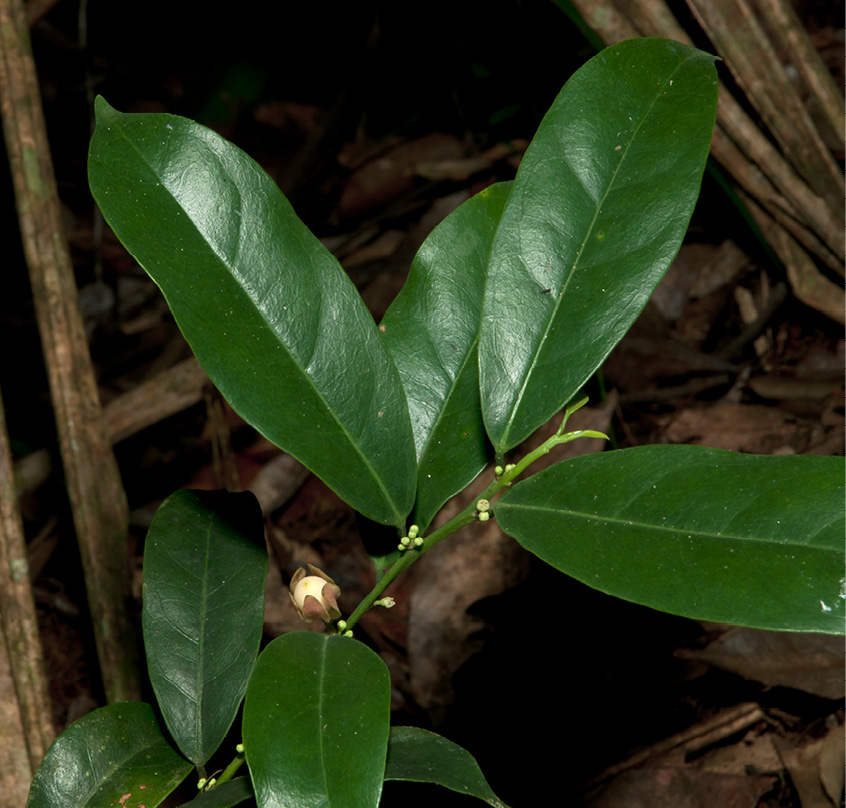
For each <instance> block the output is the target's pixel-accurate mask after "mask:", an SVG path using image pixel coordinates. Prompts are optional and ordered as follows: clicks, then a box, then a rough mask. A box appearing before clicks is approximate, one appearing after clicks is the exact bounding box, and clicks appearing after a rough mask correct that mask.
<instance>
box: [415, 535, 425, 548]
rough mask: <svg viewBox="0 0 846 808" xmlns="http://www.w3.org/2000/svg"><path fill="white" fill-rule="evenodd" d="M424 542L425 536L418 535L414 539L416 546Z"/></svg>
mask: <svg viewBox="0 0 846 808" xmlns="http://www.w3.org/2000/svg"><path fill="white" fill-rule="evenodd" d="M422 544H423V537H422V536H418V537H417V538H416V539H415V540H414V546H415V547H420V546H421V545H422Z"/></svg>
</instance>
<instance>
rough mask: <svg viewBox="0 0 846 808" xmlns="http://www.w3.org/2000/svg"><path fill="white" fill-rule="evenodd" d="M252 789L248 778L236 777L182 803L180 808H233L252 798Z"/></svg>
mask: <svg viewBox="0 0 846 808" xmlns="http://www.w3.org/2000/svg"><path fill="white" fill-rule="evenodd" d="M253 796H254V795H253V789H252V786H251V785H250V778H249V777H236V778H235V779H234V780H230V781H229V782H227V783H220V785H216V786H215V787H214V788H212V789H209V790H208V791H204V792H203V793H202V794H200V795H199V796H197V797H195V798H194V799H193V800H191V802H185V803H183V804H182V805H181V806H180V808H234V806H236V805H240V804H241V803H242V802H246V801H247V800H250V799H252V798H253Z"/></svg>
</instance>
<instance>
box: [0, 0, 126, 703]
mask: <svg viewBox="0 0 846 808" xmlns="http://www.w3.org/2000/svg"><path fill="white" fill-rule="evenodd" d="M0 113H2V118H3V132H4V136H5V140H6V149H7V153H8V155H9V165H10V168H11V174H12V179H13V185H14V189H15V201H16V204H17V210H18V221H19V224H20V231H21V240H22V242H23V248H24V255H25V257H26V262H27V266H28V268H29V274H30V284H31V286H32V293H33V300H34V304H35V313H36V318H37V321H38V328H39V332H40V334H41V342H42V347H43V351H44V358H45V365H46V367H47V376H48V380H49V383H50V394H51V398H52V401H53V407H54V409H55V413H56V424H57V429H58V434H59V441H60V448H61V454H62V461H63V464H64V470H65V478H66V484H67V490H68V496H69V498H70V502H71V509H72V512H73V517H74V525H75V528H76V535H77V541H78V543H79V548H80V556H81V559H82V564H83V570H84V572H85V581H86V587H87V591H88V604H89V609H90V612H91V619H92V626H93V630H94V636H95V640H96V644H97V652H98V655H99V659H100V669H101V672H102V677H103V684H104V689H105V693H106V698H107V699H108V700H109V701H110V702H114V701H125V700H132V699H137V698H138V697H139V695H140V689H139V685H138V675H137V670H136V657H137V646H136V642H135V636H134V634H135V632H134V630H133V627H132V623H131V622H130V620H129V616H128V613H127V601H128V597H129V558H128V549H127V544H126V533H127V525H128V513H127V505H126V495H125V493H124V491H123V487H122V485H121V481H120V475H119V472H118V467H117V463H116V461H115V458H114V455H113V453H112V451H111V447H110V445H109V441H108V438H107V436H106V430H105V427H104V425H103V416H102V411H101V409H100V403H99V400H98V395H97V385H96V382H95V379H94V372H93V368H92V366H91V357H90V355H89V353H88V346H87V344H86V341H85V331H84V328H83V325H82V318H81V316H80V314H79V309H78V307H77V303H76V301H77V290H76V285H75V281H74V276H73V267H72V265H71V259H70V253H69V250H68V247H67V243H66V242H65V240H64V238H63V236H62V229H61V217H60V210H59V203H58V193H57V190H56V179H55V176H54V174H53V165H52V160H51V158H50V150H49V146H48V143H47V134H46V128H45V125H44V115H43V111H42V109H41V99H40V94H39V90H38V83H37V79H36V74H35V65H34V62H33V59H32V50H31V45H30V41H29V31H28V29H27V25H26V20H25V17H24V9H23V4H22V2H21V0H0Z"/></svg>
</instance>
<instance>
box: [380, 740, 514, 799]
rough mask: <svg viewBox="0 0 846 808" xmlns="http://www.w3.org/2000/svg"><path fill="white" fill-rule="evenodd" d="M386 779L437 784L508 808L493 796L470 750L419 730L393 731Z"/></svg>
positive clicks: (386, 767) (389, 744) (389, 743)
mask: <svg viewBox="0 0 846 808" xmlns="http://www.w3.org/2000/svg"><path fill="white" fill-rule="evenodd" d="M385 779H386V780H411V781H414V782H416V783H436V784H437V785H440V786H444V788H449V789H451V790H452V791H457V792H458V793H459V794H467V795H468V796H471V797H477V798H478V799H480V800H483V801H484V802H486V803H488V805H492V806H494V808H508V806H506V804H505V803H504V802H502V801H501V800H500V799H499V798H498V797H497V796H496V794H494V793H493V791H492V790H491V787H490V786H489V785H488V781H487V780H485V777H484V775H483V774H482V770H481V769H480V768H479V764H478V763H476V760H475V758H474V757H473V756H472V755H471V754H470V753H469V752H468V751H467V750H466V749H464V748H462V747H460V746H459V745H458V744H455V743H453V742H452V741H449V740H447V739H446V738H442V737H441V736H440V735H436V734H435V733H434V732H427V731H426V730H425V729H418V728H417V727H393V728H392V729H391V738H390V740H389V741H388V761H387V765H386V766H385Z"/></svg>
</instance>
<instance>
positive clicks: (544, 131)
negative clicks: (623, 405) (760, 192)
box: [479, 39, 717, 453]
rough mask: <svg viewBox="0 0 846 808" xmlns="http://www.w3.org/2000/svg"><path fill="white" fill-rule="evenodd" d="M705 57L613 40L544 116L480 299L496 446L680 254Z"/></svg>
mask: <svg viewBox="0 0 846 808" xmlns="http://www.w3.org/2000/svg"><path fill="white" fill-rule="evenodd" d="M713 62H714V57H712V56H709V55H708V54H705V53H702V52H701V51H697V50H694V49H692V48H690V47H688V46H686V45H683V44H681V43H679V42H671V41H669V40H663V39H635V40H631V41H627V42H621V43H619V44H618V45H613V46H611V47H609V48H607V49H605V50H604V51H602V52H601V53H599V54H598V55H597V56H595V57H594V58H593V59H591V60H590V61H589V62H588V63H587V64H585V65H584V66H583V67H582V68H580V69H579V70H578V71H577V72H576V73H575V74H574V75H573V76H572V77H571V78H570V80H569V81H568V82H567V84H566V85H565V86H564V88H563V90H562V91H561V93H560V94H559V96H558V97H557V98H556V99H555V102H554V103H553V105H552V107H551V108H550V110H549V112H548V113H547V114H546V116H545V117H544V119H543V121H542V123H541V125H540V128H539V129H538V132H537V134H536V135H535V138H534V140H533V141H532V144H531V145H530V147H529V149H528V150H527V152H526V154H525V157H524V158H523V161H522V163H521V164H520V170H519V171H518V173H517V178H516V179H515V181H514V187H513V189H512V191H511V196H510V198H509V200H508V204H507V206H506V208H505V211H504V212H503V214H502V217H501V219H500V223H499V228H498V230H497V234H496V238H495V240H494V246H493V252H492V257H491V263H490V267H489V269H488V278H487V286H486V289H485V298H484V303H483V308H482V325H481V333H480V339H479V365H480V379H481V394H482V407H483V411H484V418H485V425H486V427H487V430H488V434H489V435H490V438H491V440H492V442H493V444H494V447H495V448H496V450H497V452H498V453H503V452H505V451H507V450H508V449H510V448H512V447H514V446H516V445H517V444H518V443H519V442H520V441H522V440H523V439H524V438H526V437H527V436H528V435H529V434H531V433H532V432H533V431H534V430H535V429H537V428H538V427H539V426H541V425H542V424H543V423H545V422H546V421H547V420H549V418H550V417H551V416H552V415H553V414H554V413H555V412H556V411H558V410H559V409H560V408H561V407H562V406H563V405H564V404H566V403H567V401H569V400H570V399H571V398H573V396H574V395H575V394H576V393H577V392H578V390H579V388H580V387H581V386H582V384H584V382H585V381H586V380H587V379H588V378H589V377H590V375H591V374H592V373H593V372H594V371H595V370H596V368H597V367H599V365H600V364H601V363H602V361H603V360H604V359H605V357H606V356H608V354H609V353H610V351H611V349H612V348H613V347H614V346H615V345H616V344H617V342H619V340H620V339H621V338H622V337H623V335H624V334H625V333H626V331H627V330H628V329H629V327H630V326H631V324H632V323H633V322H634V320H635V319H636V317H637V315H638V314H639V313H640V311H641V309H642V308H643V307H644V305H645V304H646V301H647V300H648V298H649V296H650V294H651V293H652V290H653V289H654V288H655V286H656V285H657V284H658V281H659V280H660V279H661V277H662V275H663V274H664V272H665V271H666V269H667V267H668V266H669V264H670V262H671V261H672V259H673V257H674V256H675V254H676V252H677V251H678V249H679V246H680V245H681V241H682V237H683V236H684V233H685V230H686V229H687V225H688V221H689V219H690V216H691V214H692V212H693V207H694V204H695V202H696V198H697V196H698V194H699V185H700V181H701V178H702V172H703V170H704V167H705V159H706V157H707V155H708V147H709V143H710V139H711V130H712V128H713V125H714V117H715V109H716V101H717V76H716V71H715V69H714V64H713Z"/></svg>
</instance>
